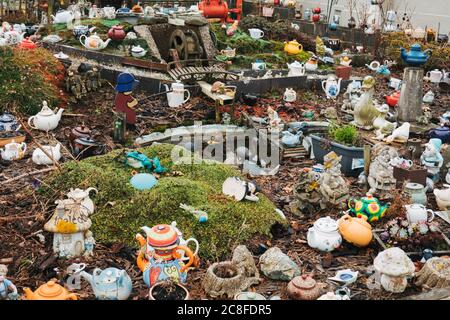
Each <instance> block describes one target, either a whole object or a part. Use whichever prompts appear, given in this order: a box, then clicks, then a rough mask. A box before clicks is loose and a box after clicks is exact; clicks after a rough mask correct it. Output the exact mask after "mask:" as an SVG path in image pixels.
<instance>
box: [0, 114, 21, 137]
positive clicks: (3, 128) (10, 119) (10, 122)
mask: <svg viewBox="0 0 450 320" xmlns="http://www.w3.org/2000/svg"><path fill="white" fill-rule="evenodd" d="M18 127H19V123H18V122H17V120H16V118H15V117H14V116H13V115H12V114H9V113H3V114H2V115H0V133H1V132H9V131H16V130H17V128H18Z"/></svg>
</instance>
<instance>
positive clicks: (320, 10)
mask: <svg viewBox="0 0 450 320" xmlns="http://www.w3.org/2000/svg"><path fill="white" fill-rule="evenodd" d="M313 13H315V14H320V13H322V9H320V7H316V8H314V9H313Z"/></svg>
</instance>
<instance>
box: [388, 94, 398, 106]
mask: <svg viewBox="0 0 450 320" xmlns="http://www.w3.org/2000/svg"><path fill="white" fill-rule="evenodd" d="M385 99H386V103H387V104H388V105H389V107H395V106H396V105H397V104H398V100H399V99H400V91H396V92H394V93H393V94H391V95H390V96H385Z"/></svg>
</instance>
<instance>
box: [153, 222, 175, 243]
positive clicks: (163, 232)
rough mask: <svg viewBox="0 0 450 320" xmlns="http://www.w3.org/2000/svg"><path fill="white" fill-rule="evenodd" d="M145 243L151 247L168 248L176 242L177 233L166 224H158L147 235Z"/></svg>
mask: <svg viewBox="0 0 450 320" xmlns="http://www.w3.org/2000/svg"><path fill="white" fill-rule="evenodd" d="M146 234H147V241H148V244H150V245H151V246H152V247H168V246H171V245H173V244H176V243H177V242H178V240H179V239H178V233H177V231H176V230H175V228H174V227H172V226H170V225H168V224H158V225H156V226H154V227H153V228H151V229H150V230H149V231H148V232H147V233H146Z"/></svg>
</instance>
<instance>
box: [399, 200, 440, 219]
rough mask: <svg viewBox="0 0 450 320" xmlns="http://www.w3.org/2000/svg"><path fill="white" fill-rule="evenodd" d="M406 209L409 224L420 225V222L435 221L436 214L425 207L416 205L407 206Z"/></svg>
mask: <svg viewBox="0 0 450 320" xmlns="http://www.w3.org/2000/svg"><path fill="white" fill-rule="evenodd" d="M405 208H406V216H407V218H408V221H409V223H418V222H424V221H425V222H426V221H428V222H431V221H432V220H433V219H434V212H433V210H431V209H427V208H426V207H425V206H424V205H422V204H418V203H414V204H409V205H405ZM428 214H430V218H428Z"/></svg>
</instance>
